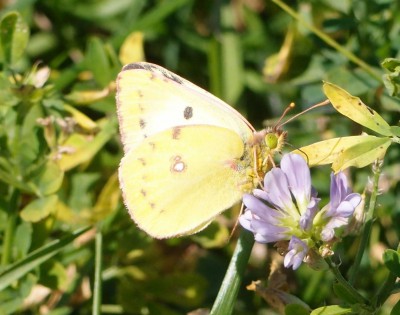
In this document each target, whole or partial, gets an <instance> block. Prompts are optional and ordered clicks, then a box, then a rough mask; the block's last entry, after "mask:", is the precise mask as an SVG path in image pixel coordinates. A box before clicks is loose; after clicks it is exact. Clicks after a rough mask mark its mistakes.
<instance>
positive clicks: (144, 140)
mask: <svg viewBox="0 0 400 315" xmlns="http://www.w3.org/2000/svg"><path fill="white" fill-rule="evenodd" d="M117 112H118V118H119V124H120V134H121V139H122V143H123V147H124V157H123V158H122V160H121V164H120V168H119V179H120V185H121V188H122V192H123V197H124V202H125V205H126V206H127V208H128V210H129V213H130V215H131V217H132V219H133V220H134V221H135V222H136V223H137V224H138V226H139V227H140V228H142V229H143V230H144V231H146V232H147V233H148V234H150V235H152V236H153V237H156V238H165V237H172V236H180V235H187V234H192V233H195V232H197V231H200V230H201V229H203V228H204V227H206V226H207V225H208V224H209V222H210V221H211V220H212V219H213V218H214V217H215V216H216V215H218V214H219V213H220V212H222V211H223V210H225V209H227V208H229V207H231V206H232V205H234V204H235V203H236V202H238V201H239V200H240V199H241V197H242V195H243V193H245V192H250V191H251V190H252V189H253V188H254V187H255V186H257V184H258V180H259V178H260V175H261V176H262V175H263V173H264V172H265V169H266V167H267V166H266V164H267V162H266V159H265V156H267V155H268V153H267V152H268V150H269V148H268V147H266V145H265V142H264V138H265V134H266V131H261V132H259V133H257V132H256V131H255V130H254V128H253V127H252V126H251V125H250V123H249V122H247V120H246V119H245V118H244V117H243V116H242V115H240V114H239V113H238V112H237V111H236V110H235V109H233V108H232V107H230V106H229V105H227V104H226V103H224V102H223V101H221V100H219V99H218V98H216V97H215V96H213V95H212V94H210V93H208V92H206V91H204V90H203V89H201V88H199V87H197V86H195V85H194V84H192V83H190V82H189V81H187V80H185V79H183V78H181V77H179V76H177V75H175V74H173V73H172V72H169V71H168V70H166V69H164V68H162V67H159V66H157V65H153V64H149V63H145V62H141V63H134V64H130V65H127V66H125V67H124V68H123V70H122V71H121V72H120V74H119V76H118V79H117Z"/></svg>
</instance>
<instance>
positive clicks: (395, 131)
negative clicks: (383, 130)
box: [390, 126, 400, 137]
mask: <svg viewBox="0 0 400 315" xmlns="http://www.w3.org/2000/svg"><path fill="white" fill-rule="evenodd" d="M390 131H391V132H392V133H393V134H394V135H395V136H396V137H400V127H399V126H390Z"/></svg>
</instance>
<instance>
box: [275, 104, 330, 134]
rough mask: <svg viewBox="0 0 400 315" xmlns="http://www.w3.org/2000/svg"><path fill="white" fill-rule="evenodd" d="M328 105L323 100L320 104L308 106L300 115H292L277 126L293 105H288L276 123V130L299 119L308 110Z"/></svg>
mask: <svg viewBox="0 0 400 315" xmlns="http://www.w3.org/2000/svg"><path fill="white" fill-rule="evenodd" d="M329 103H330V101H329V100H325V101H323V102H321V103H318V104H315V105H313V106H310V107H309V108H307V109H305V110H303V111H302V112H300V113H298V114H296V115H294V116H293V117H290V118H289V119H288V120H286V121H285V122H284V123H282V124H280V125H278V124H279V122H280V121H281V120H282V118H283V116H284V115H285V114H286V113H287V112H288V111H289V110H290V109H291V108H293V107H294V103H290V105H289V106H288V108H286V110H285V111H284V112H283V114H282V116H281V118H280V119H279V120H278V123H277V126H276V128H280V127H282V126H283V125H286V124H287V123H289V122H291V121H292V120H293V119H296V118H297V117H299V116H300V115H303V114H305V113H307V112H308V111H310V110H312V109H315V108H318V107H322V106H326V105H328V104H329ZM292 104H293V106H292V107H290V106H291V105H292Z"/></svg>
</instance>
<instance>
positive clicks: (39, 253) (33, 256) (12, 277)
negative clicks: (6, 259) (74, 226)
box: [0, 227, 89, 291]
mask: <svg viewBox="0 0 400 315" xmlns="http://www.w3.org/2000/svg"><path fill="white" fill-rule="evenodd" d="M88 230H89V227H87V228H84V229H80V230H78V231H76V232H75V233H73V234H71V235H68V236H65V237H63V238H61V239H59V240H55V241H53V242H51V243H49V244H47V245H45V246H42V247H41V248H39V249H37V250H35V251H33V252H32V253H30V254H29V255H28V256H26V258H24V259H22V260H20V261H18V262H16V263H14V264H12V265H10V266H9V267H8V268H7V269H6V270H4V271H3V272H2V273H1V274H0V291H1V290H3V289H4V288H6V287H8V286H9V285H10V284H12V283H13V282H14V281H16V280H18V279H20V278H21V277H23V276H24V275H25V274H27V273H28V272H29V271H31V270H32V269H34V268H36V267H37V266H39V265H40V264H42V263H43V262H45V261H46V260H48V259H50V258H51V257H53V256H54V255H55V254H57V253H58V252H59V251H61V250H62V249H63V248H64V247H65V246H67V245H69V244H70V243H71V242H72V241H73V240H75V239H76V238H77V237H78V236H80V235H82V234H83V233H84V232H86V231H88Z"/></svg>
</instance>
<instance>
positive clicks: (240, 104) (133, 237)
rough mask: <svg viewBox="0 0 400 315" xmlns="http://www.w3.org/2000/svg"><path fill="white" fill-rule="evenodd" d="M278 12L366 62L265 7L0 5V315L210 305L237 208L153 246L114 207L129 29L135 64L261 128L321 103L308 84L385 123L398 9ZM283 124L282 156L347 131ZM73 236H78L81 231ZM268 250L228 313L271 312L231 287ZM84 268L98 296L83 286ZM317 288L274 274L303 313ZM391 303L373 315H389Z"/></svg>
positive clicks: (181, 0)
mask: <svg viewBox="0 0 400 315" xmlns="http://www.w3.org/2000/svg"><path fill="white" fill-rule="evenodd" d="M288 5H289V6H290V7H291V8H292V9H293V10H295V11H296V12H297V14H299V16H300V17H301V19H302V20H304V21H306V22H307V23H309V24H310V25H312V26H314V27H315V28H317V29H319V30H320V31H322V32H323V33H325V34H327V35H328V36H329V38H332V39H334V40H335V41H336V42H337V43H338V44H339V45H340V47H342V48H344V49H345V50H346V51H349V52H352V53H353V54H354V56H355V57H356V58H358V59H359V60H361V61H362V62H364V63H365V64H366V67H363V65H362V64H358V63H357V62H355V60H352V58H349V55H346V53H343V51H339V50H338V49H337V48H334V47H332V45H330V44H329V43H327V42H326V41H324V40H323V39H322V38H321V37H320V36H318V34H316V33H315V31H313V30H312V29H310V27H309V26H307V25H306V24H304V23H301V22H299V20H297V19H293V18H292V17H291V16H290V15H289V14H288V13H287V12H285V11H284V10H283V9H282V8H281V7H279V6H278V5H277V4H276V3H274V2H272V1H262V0H241V1H240V0H239V1H222V0H221V1H211V0H210V1H194V0H177V1H166V0H164V1H146V0H136V1H135V0H118V1H115V0H90V1H79V0H57V1H54V0H37V1H32V0H16V1H5V2H4V1H3V2H2V3H1V4H0V9H1V11H0V14H1V16H2V17H3V20H2V22H1V25H0V29H1V34H0V36H1V44H2V46H1V47H2V49H1V52H2V54H1V59H0V60H1V66H2V68H1V71H2V72H1V73H0V120H1V123H0V191H1V194H0V242H1V269H0V271H3V272H5V274H6V275H7V276H6V277H2V278H1V280H2V284H1V283H0V288H1V291H0V313H1V314H7V313H23V314H44V313H45V312H46V311H48V313H47V314H57V315H58V314H89V313H91V312H92V305H93V301H92V300H93V298H98V296H101V297H102V307H101V313H102V314H107V313H109V314H118V313H121V314H122V313H124V314H185V313H187V312H189V311H191V310H195V309H198V308H210V307H211V306H212V303H213V301H214V299H215V296H216V294H217V292H218V289H219V286H220V284H221V281H222V279H223V276H224V272H225V270H226V267H227V265H228V263H229V259H230V255H231V253H232V251H233V248H234V244H235V239H236V236H235V235H234V236H233V237H232V238H231V239H230V240H229V242H227V239H228V237H229V234H230V232H231V230H232V227H233V225H234V224H235V220H236V217H237V213H238V210H239V209H238V208H237V209H233V210H232V211H228V213H227V214H226V216H225V217H224V218H220V219H219V220H217V222H215V223H213V224H212V225H211V227H210V228H208V229H206V230H205V231H203V232H201V233H200V234H198V235H195V236H193V237H185V238H181V239H169V240H164V241H157V240H153V239H150V238H149V237H148V236H146V235H145V234H144V233H143V232H141V231H139V230H138V229H137V228H136V227H135V224H134V223H133V222H132V221H131V220H130V218H129V215H128V213H127V211H126V209H125V208H124V206H123V205H122V202H121V198H120V191H119V187H118V180H117V175H116V172H117V169H118V163H119V160H120V158H121V156H122V149H121V143H120V140H119V136H118V125H117V120H116V110H115V85H114V80H115V78H116V76H117V74H118V72H119V71H120V69H121V66H122V61H121V59H120V57H119V52H120V47H121V45H122V44H123V43H124V41H125V39H126V38H127V37H128V36H129V35H130V34H132V33H133V32H140V33H136V37H135V38H136V41H134V42H133V43H131V46H129V47H130V51H132V52H133V53H136V55H137V56H140V53H141V51H144V55H145V59H146V61H148V62H153V63H156V64H159V65H161V66H164V67H166V68H168V69H169V70H171V71H173V72H175V73H178V74H179V75H181V76H183V77H185V78H187V79H188V80H190V81H192V82H193V83H195V84H197V85H199V86H201V87H203V88H205V89H207V90H209V91H210V92H212V93H213V94H215V95H216V96H218V97H220V98H222V99H223V100H225V101H226V102H228V103H229V104H231V105H232V106H234V107H235V108H237V109H238V110H239V111H240V112H241V113H243V114H244V115H245V116H246V117H247V118H248V120H249V121H250V122H251V123H252V124H253V125H254V126H255V127H256V128H257V129H260V128H263V127H264V126H265V125H270V126H271V125H273V124H274V118H275V119H276V118H277V117H279V116H280V115H281V113H282V112H283V111H284V109H285V108H286V106H287V105H288V104H289V103H290V102H295V103H296V109H295V110H293V113H290V114H289V115H288V116H291V115H292V114H294V113H295V112H300V111H301V110H304V109H306V108H308V107H309V106H311V105H313V104H315V103H318V102H320V101H322V100H324V99H325V97H324V95H323V93H322V89H321V86H322V80H327V81H330V82H333V83H335V84H337V85H339V86H341V87H343V88H345V89H346V90H347V91H349V92H350V93H351V94H353V95H357V96H359V97H361V98H362V99H363V101H364V102H365V103H366V104H368V105H369V106H371V107H373V108H374V109H375V110H376V111H377V112H379V113H380V114H381V115H382V116H383V117H384V118H385V119H386V120H387V121H388V122H389V123H390V125H397V124H398V120H399V117H400V116H399V111H400V102H399V100H398V98H396V93H397V90H396V88H397V85H396V82H397V84H398V82H399V81H396V80H398V79H397V77H396V76H394V79H393V82H394V83H393V82H392V83H393V85H390V84H389V87H392V91H389V92H388V90H386V89H385V86H384V84H383V79H382V76H383V75H384V74H385V73H386V72H385V70H384V69H383V68H382V67H381V65H380V64H381V62H382V61H383V60H384V59H385V58H389V57H392V58H396V57H397V58H399V57H400V55H399V49H400V7H399V3H398V2H397V1H389V0H373V1H350V0H337V1H328V0H322V1H290V2H288ZM10 12H18V13H19V15H17V14H15V13H10ZM4 17H7V18H4ZM141 36H143V46H142V41H141ZM127 58H130V57H129V56H128V57H127ZM139 58H140V57H139ZM123 60H126V59H123ZM131 61H138V60H131ZM371 69H372V70H373V71H372V72H371V71H370V70H371ZM49 70H50V72H49ZM390 92H392V94H394V97H392V96H391V95H389V93H390ZM284 129H285V130H287V131H288V133H289V138H288V143H289V145H288V146H287V148H286V149H285V150H286V151H290V150H292V149H293V148H299V147H301V146H303V145H306V144H310V143H313V142H315V141H318V140H322V139H328V138H331V137H335V136H347V135H355V134H360V133H361V131H362V129H361V128H360V126H357V125H355V124H354V123H352V122H351V121H350V120H346V119H345V118H343V117H342V116H340V115H338V114H337V113H336V112H335V111H334V110H333V109H332V108H330V107H327V108H323V109H318V110H315V111H312V112H310V113H307V114H305V115H304V116H301V117H299V118H298V119H296V120H295V121H293V122H291V123H289V124H288V125H285V126H284ZM399 155H400V151H399V149H398V147H395V148H391V149H390V151H389V153H388V154H387V156H386V158H385V165H384V169H383V171H384V174H385V176H384V177H383V179H382V194H381V195H380V196H379V207H378V209H377V217H378V218H379V220H377V221H376V222H375V224H374V227H373V230H372V234H371V241H370V248H369V252H368V255H365V256H364V258H365V259H364V260H363V262H362V268H363V270H366V271H367V272H368V275H367V274H366V276H365V277H361V278H360V279H357V282H356V286H357V287H359V288H360V291H361V292H363V293H365V294H368V293H370V292H373V290H375V289H376V288H377V287H379V286H380V285H381V284H382V282H383V281H384V279H385V275H386V273H387V270H386V269H385V268H384V267H383V265H382V262H381V255H382V250H383V249H385V248H395V247H396V246H397V243H398V239H399V231H400V228H399V224H398V222H399V219H400V199H399V198H398V197H397V195H398V194H399V179H400V164H399V158H400V156H399ZM313 173H314V174H313V175H314V178H313V180H314V186H316V188H317V189H318V191H319V192H320V194H321V196H322V197H323V198H327V196H328V195H327V194H328V192H329V173H330V169H329V167H323V168H319V169H317V170H316V171H313ZM349 174H351V176H352V179H353V187H354V190H355V191H358V192H362V191H363V190H364V188H365V186H366V184H367V183H368V176H371V170H370V168H369V167H367V168H364V169H361V170H354V169H352V170H351V172H350V173H349ZM160 189H162V187H160ZM86 227H91V228H89V229H88V230H87V229H86V230H82V229H85V228H86ZM96 231H97V232H96ZM101 241H102V253H101V255H100V256H99V251H98V249H99V244H100V243H101ZM95 244H97V246H95ZM356 244H357V237H356V236H350V237H348V238H346V239H345V242H344V245H343V246H342V247H341V248H340V251H339V252H338V254H339V255H340V258H341V260H342V264H341V269H342V272H343V273H344V274H346V271H347V270H348V268H349V266H350V265H351V262H352V259H354V255H355V251H356ZM43 246H47V247H43ZM96 253H97V256H96ZM274 253H275V249H274V248H272V247H271V246H270V247H268V250H267V249H266V246H264V245H262V246H256V247H255V248H254V251H253V255H252V258H251V260H250V262H249V266H248V272H247V274H246V278H245V281H244V283H243V285H242V288H241V290H240V293H239V297H238V301H237V303H236V308H235V314H275V313H274V312H276V311H274V310H273V309H272V308H271V306H270V305H268V304H267V303H266V302H265V301H264V300H263V299H262V298H261V297H260V296H258V295H257V294H255V293H254V292H252V291H247V290H246V289H245V286H246V285H248V284H250V283H251V281H253V280H258V279H260V280H263V281H265V280H266V279H267V277H268V274H269V268H270V262H271V259H272V257H273V256H274V255H275V254H274ZM99 258H100V260H99ZM99 261H101V262H102V273H101V279H102V281H101V290H99V286H96V285H98V283H95V282H94V279H95V270H96V268H95V265H96V264H98V263H99ZM97 266H99V265H97ZM97 270H98V269H97ZM363 270H361V274H362V272H363ZM332 281H333V278H332V276H331V275H330V274H329V273H326V272H317V271H313V270H311V269H310V268H308V267H307V266H303V267H301V268H300V269H299V270H298V271H296V272H290V271H288V288H289V290H290V293H292V294H294V295H297V296H298V297H299V298H300V299H302V300H303V301H304V302H306V303H308V304H309V305H310V307H311V308H316V307H319V306H322V305H325V304H328V305H329V304H330V303H335V301H336V297H335V295H334V293H333V291H332ZM397 299H398V297H397ZM394 302H395V301H389V302H388V305H387V306H384V307H383V309H382V311H381V314H389V311H390V309H391V307H392V306H393V304H394Z"/></svg>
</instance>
